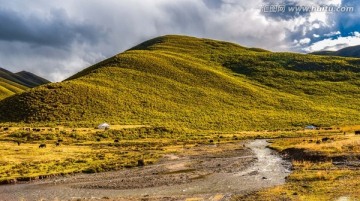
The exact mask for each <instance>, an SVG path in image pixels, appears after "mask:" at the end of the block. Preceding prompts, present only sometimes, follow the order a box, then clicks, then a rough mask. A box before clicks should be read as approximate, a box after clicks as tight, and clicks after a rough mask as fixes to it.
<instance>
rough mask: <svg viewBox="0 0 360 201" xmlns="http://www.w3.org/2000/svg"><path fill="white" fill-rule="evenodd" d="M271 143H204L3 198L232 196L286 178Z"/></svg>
mask: <svg viewBox="0 0 360 201" xmlns="http://www.w3.org/2000/svg"><path fill="white" fill-rule="evenodd" d="M267 145H268V143H267V142H266V141H265V140H255V141H251V142H249V143H248V144H246V147H244V145H243V144H242V143H239V144H236V145H234V144H232V145H231V146H230V145H201V146H198V147H194V148H191V149H190V150H186V151H184V152H183V153H181V154H178V155H173V154H171V155H166V156H164V158H163V159H162V160H160V161H159V163H157V164H155V165H150V166H145V167H139V168H132V169H125V170H121V171H116V172H106V173H97V174H79V175H76V176H69V177H58V178H52V179H46V180H41V181H35V182H31V183H24V184H16V185H3V186H0V198H1V199H0V200H7V201H12V200H228V199H229V198H230V196H231V195H232V194H234V193H236V194H239V193H247V192H252V191H257V190H259V189H262V188H265V187H270V186H275V185H280V184H282V183H284V182H285V179H284V178H285V177H286V176H287V175H288V174H289V173H290V172H289V163H287V162H285V161H283V160H282V159H281V158H280V157H279V156H278V155H277V154H276V153H274V152H273V151H272V150H270V149H268V148H266V146H267ZM227 146H230V148H229V147H227Z"/></svg>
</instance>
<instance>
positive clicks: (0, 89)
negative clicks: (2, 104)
mask: <svg viewBox="0 0 360 201" xmlns="http://www.w3.org/2000/svg"><path fill="white" fill-rule="evenodd" d="M26 89H27V87H25V86H23V85H20V84H17V83H15V82H11V81H9V80H6V79H3V78H1V77H0V100H2V99H4V98H6V97H9V96H12V95H14V94H16V93H20V92H23V91H24V90H26Z"/></svg>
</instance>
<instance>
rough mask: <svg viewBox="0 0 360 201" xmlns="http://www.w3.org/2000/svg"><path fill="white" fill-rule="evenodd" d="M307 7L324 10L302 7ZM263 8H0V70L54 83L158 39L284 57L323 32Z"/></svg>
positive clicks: (69, 2)
mask: <svg viewBox="0 0 360 201" xmlns="http://www.w3.org/2000/svg"><path fill="white" fill-rule="evenodd" d="M274 1H275V0H274ZM285 1H289V2H296V1H297V0H293V1H290V0H285ZM309 1H315V2H316V3H319V2H321V1H322V2H326V0H301V2H305V3H306V2H309ZM331 1H336V0H331ZM298 2H300V1H298ZM266 3H269V0H251V1H248V0H171V1H170V0H121V1H119V0H103V1H100V0H76V1H73V0H62V1H48V0H32V1H23V0H11V1H8V0H0V5H1V8H0V66H3V67H5V68H7V69H9V70H11V71H20V70H28V71H31V72H34V73H37V74H39V75H41V76H44V77H46V78H47V79H50V80H52V81H60V80H62V79H65V78H67V77H68V76H71V75H72V74H73V73H76V72H78V71H80V70H82V69H83V68H85V67H87V66H89V65H91V64H94V63H96V62H98V61H101V60H103V59H105V58H107V57H110V56H112V55H114V54H117V53H120V52H122V51H124V50H126V49H129V48H131V47H132V46H134V45H136V44H138V43H140V42H143V41H144V40H147V39H151V38H153V37H157V36H160V35H166V34H181V35H192V36H196V37H205V38H213V39H218V40H226V41H231V42H235V43H239V44H241V45H244V46H251V47H261V48H264V49H269V50H274V51H286V50H290V49H292V47H291V45H292V41H293V40H295V39H298V40H299V41H300V39H303V40H302V41H303V44H305V43H304V42H306V41H308V40H307V39H305V38H306V37H309V35H310V34H312V33H315V32H314V31H316V30H315V29H314V28H312V27H313V26H314V24H319V26H318V27H320V28H321V29H322V28H323V27H324V26H328V25H327V24H326V22H325V20H324V19H322V21H318V20H317V19H316V16H315V17H314V16H312V14H311V16H309V15H308V14H299V15H289V14H287V13H286V14H285V15H281V14H279V15H264V14H263V13H261V7H262V6H263V5H265V4H266ZM320 28H319V29H317V30H320Z"/></svg>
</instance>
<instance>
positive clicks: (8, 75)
mask: <svg viewBox="0 0 360 201" xmlns="http://www.w3.org/2000/svg"><path fill="white" fill-rule="evenodd" d="M0 78H3V79H7V80H9V81H12V82H15V83H18V84H21V85H23V86H26V87H30V88H32V87H36V86H39V85H43V84H47V83H50V81H48V80H46V79H44V78H42V77H39V76H37V75H35V74H33V73H30V72H26V71H21V72H18V73H12V72H10V71H8V70H6V69H3V68H0Z"/></svg>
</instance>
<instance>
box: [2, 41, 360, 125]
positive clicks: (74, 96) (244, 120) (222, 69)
mask: <svg viewBox="0 0 360 201" xmlns="http://www.w3.org/2000/svg"><path fill="white" fill-rule="evenodd" d="M359 72H360V59H355V58H351V59H350V58H349V59H346V58H339V57H325V56H315V55H302V54H294V53H273V52H269V51H266V50H262V49H258V48H245V47H242V46H239V45H236V44H231V43H226V42H221V41H214V40H209V39H198V38H193V37H186V36H164V37H158V38H155V39H152V40H149V41H147V42H144V43H142V44H140V45H138V46H136V47H134V48H132V49H130V50H128V51H125V52H124V53H121V54H118V55H116V56H114V57H111V58H109V59H107V60H105V61H102V62H100V63H98V64H96V65H94V66H91V67H89V68H87V69H85V70H83V71H82V72H79V73H78V74H76V75H74V76H72V77H70V78H69V79H68V80H66V81H64V82H61V83H54V84H48V85H44V86H40V87H37V88H34V89H31V90H29V91H27V92H25V93H22V94H19V95H15V96H12V97H10V98H7V99H5V100H3V101H2V102H0V121H1V122H39V121H40V122H73V123H74V122H75V123H96V122H102V121H108V122H111V123H118V124H123V123H128V124H150V125H164V126H168V127H177V128H184V129H191V130H214V131H234V130H243V129H246V130H256V129H271V128H289V127H297V126H304V125H306V124H317V125H338V124H359V123H360V115H359V114H360V113H359V109H360V102H359V101H358V100H359V98H360V89H359V85H360V82H359V75H360V74H359Z"/></svg>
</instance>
